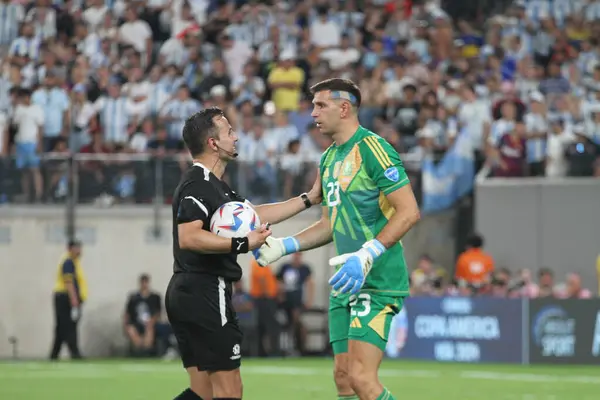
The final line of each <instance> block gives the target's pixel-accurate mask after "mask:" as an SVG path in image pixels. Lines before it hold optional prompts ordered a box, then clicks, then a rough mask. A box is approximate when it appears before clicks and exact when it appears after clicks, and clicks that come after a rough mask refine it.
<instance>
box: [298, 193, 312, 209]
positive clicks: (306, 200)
mask: <svg viewBox="0 0 600 400" xmlns="http://www.w3.org/2000/svg"><path fill="white" fill-rule="evenodd" d="M300 198H301V199H302V201H303V202H304V207H306V208H311V207H312V203H311V202H310V200H309V198H308V195H307V194H306V193H302V194H301V195H300Z"/></svg>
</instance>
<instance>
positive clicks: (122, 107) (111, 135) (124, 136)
mask: <svg viewBox="0 0 600 400" xmlns="http://www.w3.org/2000/svg"><path fill="white" fill-rule="evenodd" d="M94 109H95V111H96V112H97V113H98V114H99V116H100V122H101V124H102V128H103V130H104V141H105V142H106V143H127V141H128V135H129V134H128V132H127V128H128V126H129V123H130V122H131V121H130V120H131V116H132V115H133V114H134V112H135V108H134V106H133V104H132V103H131V101H130V100H129V99H128V98H127V97H125V96H121V97H118V98H114V97H108V96H103V97H100V98H99V99H98V100H96V103H94Z"/></svg>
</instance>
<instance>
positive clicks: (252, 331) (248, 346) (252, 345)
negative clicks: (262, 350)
mask: <svg viewBox="0 0 600 400" xmlns="http://www.w3.org/2000/svg"><path fill="white" fill-rule="evenodd" d="M231 303H232V304H233V308H234V310H235V313H236V315H237V318H238V323H239V326H240V328H241V329H242V331H243V332H244V340H243V341H242V353H243V354H244V355H246V354H247V355H249V356H251V357H252V356H258V330H257V328H258V318H257V313H256V310H255V307H254V302H253V300H252V297H251V296H250V294H249V293H248V292H247V291H246V290H245V289H244V284H243V282H242V281H241V280H240V281H237V282H235V284H234V292H233V295H232V296H231Z"/></svg>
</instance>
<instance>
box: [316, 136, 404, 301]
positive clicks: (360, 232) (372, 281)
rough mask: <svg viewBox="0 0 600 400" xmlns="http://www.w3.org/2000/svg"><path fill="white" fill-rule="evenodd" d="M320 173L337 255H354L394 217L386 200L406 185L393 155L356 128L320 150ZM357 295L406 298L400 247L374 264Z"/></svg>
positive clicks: (386, 145) (378, 140)
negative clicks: (343, 140)
mask: <svg viewBox="0 0 600 400" xmlns="http://www.w3.org/2000/svg"><path fill="white" fill-rule="evenodd" d="M320 171H321V181H322V185H323V203H322V204H323V205H324V206H327V207H328V208H329V219H330V222H331V229H332V232H333V242H334V244H335V249H336V252H337V254H344V253H351V252H355V251H357V250H359V249H360V247H361V246H362V245H363V244H364V243H365V242H366V241H369V240H371V239H373V238H375V237H377V235H378V234H379V232H381V230H382V229H383V227H384V226H385V224H387V223H388V221H389V219H390V218H391V217H392V215H393V214H394V212H395V211H394V208H393V207H392V206H391V204H390V203H389V202H388V201H387V198H386V195H388V194H389V193H392V192H393V191H395V190H397V189H399V188H401V187H402V186H405V185H407V184H408V183H409V180H408V176H407V175H406V171H405V170H404V167H403V165H402V161H400V157H399V155H398V153H397V152H396V150H394V148H393V147H392V146H391V145H390V144H389V143H388V142H387V141H386V140H384V139H383V138H381V137H380V136H378V135H377V134H375V133H373V132H371V131H369V130H368V129H365V128H363V127H362V126H361V127H359V128H358V130H357V131H356V133H355V134H354V135H353V136H352V137H351V138H350V140H348V141H347V142H346V143H344V144H342V145H339V146H338V145H336V144H333V145H331V146H330V147H329V148H328V149H327V150H325V152H324V153H323V155H322V156H321V163H320ZM362 291H365V292H377V293H381V294H386V295H389V296H407V295H408V294H409V285H408V271H407V268H406V260H405V259H404V249H403V247H402V242H398V243H396V244H394V245H393V246H392V247H390V248H389V249H388V250H387V251H386V252H385V253H383V255H381V256H380V257H379V258H377V259H376V260H375V262H374V264H373V268H372V269H371V272H370V273H369V275H368V276H367V279H366V282H365V284H364V286H363V288H362Z"/></svg>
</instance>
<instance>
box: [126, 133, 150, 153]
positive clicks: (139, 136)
mask: <svg viewBox="0 0 600 400" xmlns="http://www.w3.org/2000/svg"><path fill="white" fill-rule="evenodd" d="M129 148H130V149H131V150H133V151H135V152H136V153H144V152H146V150H148V136H147V135H146V134H145V133H143V132H137V133H135V134H134V135H133V136H132V137H131V140H130V141H129Z"/></svg>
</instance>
